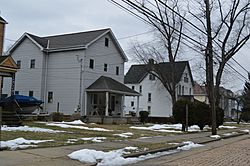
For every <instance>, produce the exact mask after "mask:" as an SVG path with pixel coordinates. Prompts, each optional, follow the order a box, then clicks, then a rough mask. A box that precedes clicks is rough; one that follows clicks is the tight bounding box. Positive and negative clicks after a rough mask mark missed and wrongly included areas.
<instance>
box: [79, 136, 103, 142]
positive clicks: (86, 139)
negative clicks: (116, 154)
mask: <svg viewBox="0 0 250 166" xmlns="http://www.w3.org/2000/svg"><path fill="white" fill-rule="evenodd" d="M104 139H107V138H106V137H92V138H91V137H90V138H80V140H84V141H92V142H103V140H104Z"/></svg>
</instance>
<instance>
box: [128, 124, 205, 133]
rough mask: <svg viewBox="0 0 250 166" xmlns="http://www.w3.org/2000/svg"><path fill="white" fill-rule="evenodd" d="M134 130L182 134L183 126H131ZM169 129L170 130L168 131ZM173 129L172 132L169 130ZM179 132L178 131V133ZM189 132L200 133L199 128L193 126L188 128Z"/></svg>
mask: <svg viewBox="0 0 250 166" xmlns="http://www.w3.org/2000/svg"><path fill="white" fill-rule="evenodd" d="M130 128H132V129H138V130H151V131H159V132H170V133H171V132H172V133H181V132H182V131H181V129H182V124H155V125H153V126H148V127H146V126H131V127H130ZM166 129H168V130H166ZM169 129H172V130H169ZM176 130H177V131H176ZM188 131H190V132H194V131H200V128H199V126H197V125H193V126H190V127H189V128H188Z"/></svg>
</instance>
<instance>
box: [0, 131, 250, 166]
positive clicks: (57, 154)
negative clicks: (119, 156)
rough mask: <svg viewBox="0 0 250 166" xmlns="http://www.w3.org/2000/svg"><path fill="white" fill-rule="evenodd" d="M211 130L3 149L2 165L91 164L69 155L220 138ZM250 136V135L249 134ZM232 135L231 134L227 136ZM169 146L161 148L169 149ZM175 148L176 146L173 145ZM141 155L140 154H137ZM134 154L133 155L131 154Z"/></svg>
mask: <svg viewBox="0 0 250 166" xmlns="http://www.w3.org/2000/svg"><path fill="white" fill-rule="evenodd" d="M236 131H237V130H235V129H234V130H221V131H218V134H220V135H222V134H225V133H232V132H236ZM210 135H211V132H201V133H193V134H181V135H172V136H164V137H153V138H145V139H132V140H124V141H116V142H103V143H94V144H83V145H72V146H62V147H51V148H38V149H28V150H18V151H2V152H0V163H1V164H0V165H1V166H24V165H25V166H33V165H36V166H40V165H43V166H44V165H47V166H50V165H53V166H57V165H58V166H64V165H65V166H78V165H81V166H83V165H89V164H83V163H80V162H78V161H76V160H70V159H69V158H68V157H67V155H68V154H70V153H71V152H73V151H76V150H80V149H85V148H87V149H95V150H102V151H108V150H111V149H112V150H113V149H120V148H124V147H127V146H136V145H138V144H145V143H166V142H176V141H181V142H182V141H192V142H194V143H206V142H210V141H216V140H218V139H215V138H211V137H210ZM240 135H242V133H240V132H239V131H238V134H235V135H234V136H240ZM247 136H249V135H247ZM226 137H231V136H225V138H226ZM168 148H169V147H168ZM168 148H165V149H164V148H163V149H159V150H160V151H162V150H168ZM170 148H171V147H170ZM172 148H174V146H173V147H172ZM133 155H134V154H133ZM136 155H140V154H135V156H136ZM130 156H132V155H130Z"/></svg>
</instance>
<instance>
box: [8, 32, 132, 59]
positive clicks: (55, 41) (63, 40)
mask: <svg viewBox="0 0 250 166" xmlns="http://www.w3.org/2000/svg"><path fill="white" fill-rule="evenodd" d="M106 34H109V35H110V37H111V39H112V40H113V41H114V44H115V46H116V47H117V49H118V51H119V52H120V53H121V55H122V58H123V59H124V61H127V60H128V59H127V56H126V55H125V53H124V51H123V50H122V48H121V46H120V45H119V43H118V41H117V40H116V38H115V36H114V34H113V33H112V31H111V29H110V28H106V29H100V30H93V31H85V32H78V33H70V34H62V35H54V36H45V37H40V36H36V35H34V34H30V33H25V34H24V35H23V36H22V37H21V38H20V39H19V40H18V41H17V42H16V43H15V44H14V45H13V46H12V47H11V48H10V49H9V51H8V53H9V54H10V53H12V52H13V51H14V50H15V48H16V47H17V46H18V45H19V44H20V43H21V42H22V41H23V40H24V39H25V38H29V39H30V40H31V41H32V42H33V43H35V44H36V45H37V46H38V47H39V48H40V49H41V51H48V52H55V51H65V50H73V49H87V48H88V47H89V46H90V45H91V44H92V43H94V42H95V41H97V40H98V39H100V38H101V37H103V36H104V35H106Z"/></svg>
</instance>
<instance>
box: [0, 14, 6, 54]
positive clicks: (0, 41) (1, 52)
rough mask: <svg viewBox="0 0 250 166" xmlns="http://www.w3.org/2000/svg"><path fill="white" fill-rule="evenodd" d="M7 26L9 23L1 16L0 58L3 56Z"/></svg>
mask: <svg viewBox="0 0 250 166" xmlns="http://www.w3.org/2000/svg"><path fill="white" fill-rule="evenodd" d="M5 24H8V23H7V22H6V21H5V20H4V19H3V18H2V17H1V16H0V56H2V54H3V43H4V30H5Z"/></svg>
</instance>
